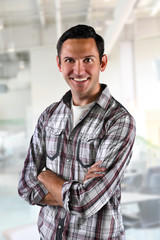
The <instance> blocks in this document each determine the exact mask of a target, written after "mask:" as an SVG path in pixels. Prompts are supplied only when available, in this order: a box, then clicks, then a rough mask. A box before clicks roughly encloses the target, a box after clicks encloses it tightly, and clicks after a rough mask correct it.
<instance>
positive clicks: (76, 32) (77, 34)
mask: <svg viewBox="0 0 160 240" xmlns="http://www.w3.org/2000/svg"><path fill="white" fill-rule="evenodd" d="M87 38H93V39H94V40H95V42H96V45H97V48H98V52H99V58H100V62H101V60H102V56H103V54H104V39H103V38H102V37H101V36H100V35H98V34H97V33H96V31H95V30H94V28H93V27H91V26H87V25H82V24H79V25H76V26H73V27H71V28H69V29H68V30H67V31H65V32H64V33H63V34H62V36H61V37H60V38H59V40H58V42H57V55H58V57H59V59H60V54H61V49H62V44H63V43H64V42H65V41H66V40H67V39H87Z"/></svg>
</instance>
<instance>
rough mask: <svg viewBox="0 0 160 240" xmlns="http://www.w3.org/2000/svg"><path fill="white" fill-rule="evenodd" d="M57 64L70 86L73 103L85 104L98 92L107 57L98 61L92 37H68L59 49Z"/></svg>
mask: <svg viewBox="0 0 160 240" xmlns="http://www.w3.org/2000/svg"><path fill="white" fill-rule="evenodd" d="M60 60H61V61H60V62H59V58H58V57H57V64H58V68H59V71H60V72H62V74H63V77H64V79H65V80H66V82H67V84H68V85H69V86H70V88H71V92H72V98H73V102H74V104H75V105H85V104H88V103H90V102H92V101H94V100H95V99H96V98H97V97H98V95H99V94H100V91H101V88H100V83H99V74H100V71H104V70H105V68H106V64H107V57H106V55H103V57H102V62H101V63H100V58H99V52H98V49H97V46H96V43H95V40H94V39H93V38H88V39H68V40H66V41H65V42H64V43H63V45H62V49H61V55H60Z"/></svg>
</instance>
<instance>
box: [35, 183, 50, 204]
mask: <svg viewBox="0 0 160 240" xmlns="http://www.w3.org/2000/svg"><path fill="white" fill-rule="evenodd" d="M35 189H36V190H37V194H36V195H35V197H34V203H35V204H36V205H39V206H44V205H45V204H42V203H40V202H41V201H42V199H43V198H44V197H45V196H46V195H47V193H48V190H47V189H46V188H45V186H44V185H43V184H42V183H39V184H37V185H36V186H35Z"/></svg>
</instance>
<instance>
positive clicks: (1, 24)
mask: <svg viewBox="0 0 160 240" xmlns="http://www.w3.org/2000/svg"><path fill="white" fill-rule="evenodd" d="M3 28H4V25H3V19H0V30H2V29H3Z"/></svg>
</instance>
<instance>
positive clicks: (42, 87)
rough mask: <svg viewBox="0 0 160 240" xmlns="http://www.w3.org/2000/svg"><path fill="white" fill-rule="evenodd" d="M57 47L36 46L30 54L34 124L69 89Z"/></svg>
mask: <svg viewBox="0 0 160 240" xmlns="http://www.w3.org/2000/svg"><path fill="white" fill-rule="evenodd" d="M55 49H56V46H55V47H44V48H36V49H33V50H32V51H31V54H30V58H31V76H32V116H33V118H32V120H33V126H34V125H35V124H36V122H37V119H38V117H39V115H40V114H41V113H42V111H44V110H45V108H46V107H48V106H49V105H50V104H51V103H53V102H55V101H59V100H60V99H61V98H62V96H63V95H64V93H65V92H66V91H68V89H69V88H68V86H67V84H66V83H65V80H64V79H63V78H62V76H61V73H60V72H59V71H58V67H57V65H56V50H55Z"/></svg>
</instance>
